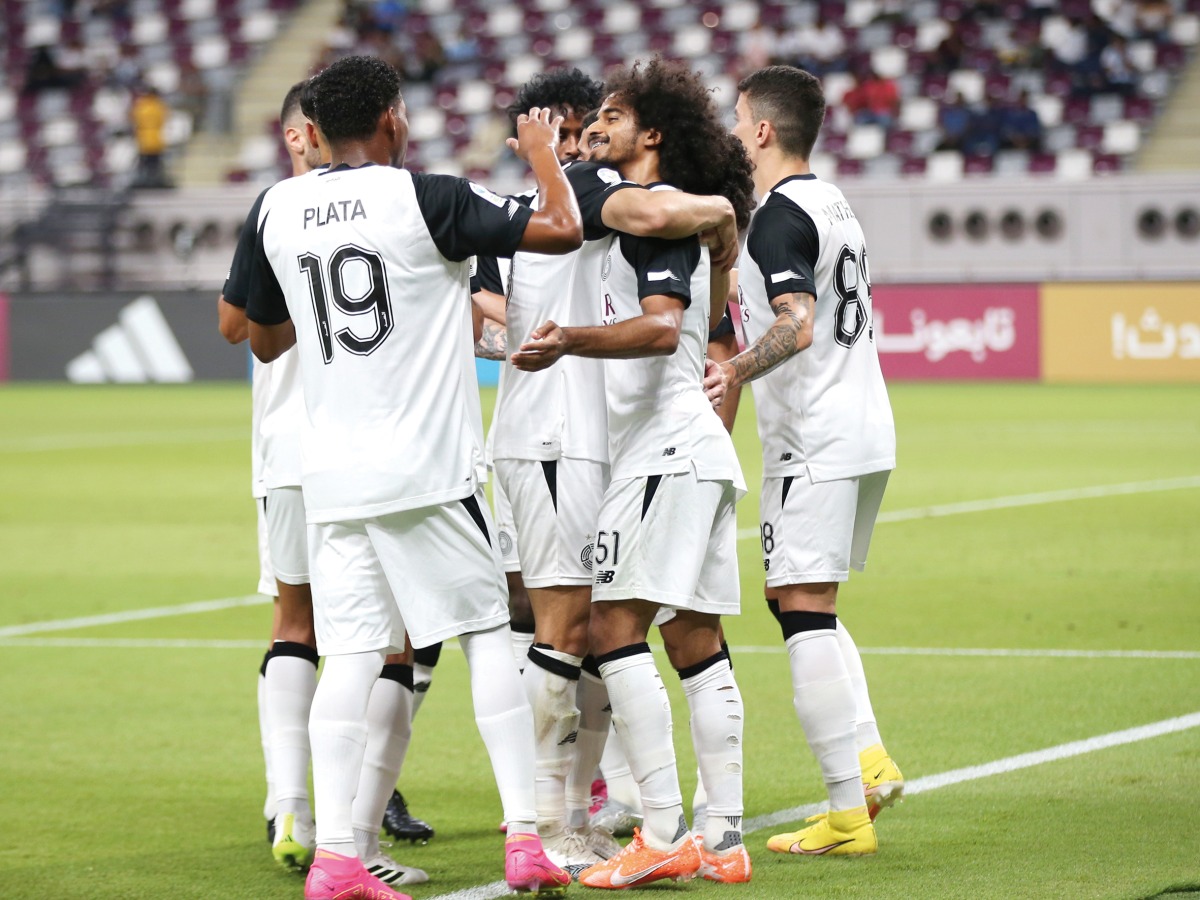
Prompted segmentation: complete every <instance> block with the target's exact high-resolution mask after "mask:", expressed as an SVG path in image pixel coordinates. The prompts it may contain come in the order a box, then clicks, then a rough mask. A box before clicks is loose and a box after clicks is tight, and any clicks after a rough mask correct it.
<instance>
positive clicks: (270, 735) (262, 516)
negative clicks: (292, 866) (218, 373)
mask: <svg viewBox="0 0 1200 900" xmlns="http://www.w3.org/2000/svg"><path fill="white" fill-rule="evenodd" d="M303 87H304V82H300V83H297V84H295V85H293V86H292V87H291V89H290V90H289V91H288V92H287V94H286V95H285V96H284V99H283V104H282V106H281V108H280V112H279V124H280V128H281V129H282V131H283V142H284V146H285V147H286V148H287V152H288V158H289V159H290V161H291V164H292V176H293V177H295V176H297V175H303V174H304V173H306V172H310V171H312V170H313V169H315V168H316V167H317V166H319V165H320V164H321V156H320V150H319V148H318V147H316V146H315V145H314V144H313V143H312V142H310V141H309V139H308V135H307V132H306V128H305V118H304V114H303V113H302V112H301V109H300V94H301V91H302V90H303ZM263 193H264V194H265V193H266V192H265V191H264V192H263ZM261 203H262V194H259V196H258V198H257V199H256V200H255V202H254V205H253V206H252V207H251V209H250V214H249V216H247V225H248V226H249V227H246V228H243V233H242V236H241V238H239V242H238V248H237V251H236V252H235V253H234V257H233V262H232V264H231V265H230V269H229V274H228V277H227V278H226V281H225V286H224V288H223V289H222V292H221V296H220V297H219V298H218V299H217V316H218V327H219V329H220V331H221V334H222V335H223V336H224V337H225V339H226V340H228V341H229V342H230V343H231V344H239V343H241V342H242V341H245V340H246V339H247V337H248V336H249V330H248V325H247V322H246V312H245V308H246V300H247V295H248V293H249V275H250V260H251V258H252V256H253V249H254V244H253V239H254V234H255V230H256V229H255V228H254V227H253V226H252V223H255V222H257V218H258V208H259V205H260V204H261ZM287 365H288V363H287V362H285V361H281V362H279V363H278V364H275V363H262V362H259V361H258V360H257V359H255V360H254V362H253V368H252V371H251V423H250V425H251V448H250V449H251V469H252V478H253V487H254V492H253V495H254V497H255V499H256V500H258V501H259V502H258V504H256V505H257V507H258V544H259V566H260V578H259V592H260V593H265V594H270V595H273V596H274V597H275V604H274V610H273V621H272V627H271V646H270V649H268V651H267V653H266V655H265V656H264V657H263V662H262V667H261V669H260V673H261V674H260V677H259V691H258V707H259V724H260V729H261V732H262V738H263V757H264V759H265V760H266V763H267V773H268V774H267V779H268V801H267V808H266V809H265V810H264V814H265V815H266V817H267V819H268V823H269V827H268V832H269V834H268V836H269V838H270V839H271V843H272V851H273V852H274V850H275V847H276V845H277V843H278V839H279V838H281V837H282V832H283V831H284V830H287V831H288V833H289V835H290V834H291V828H293V827H294V823H295V820H296V819H297V818H299V820H300V821H299V827H300V829H301V831H303V830H304V828H305V823H306V821H307V827H308V830H309V831H311V827H312V825H311V818H312V816H311V810H310V809H309V803H308V738H307V721H308V702H310V701H311V697H312V691H313V689H314V688H315V686H316V673H317V669H316V666H317V653H316V639H315V638H314V636H313V634H312V612H311V599H310V598H309V596H308V594H307V585H305V586H304V587H303V588H301V587H299V586H297V585H295V584H294V583H293V582H294V579H293V578H290V577H288V576H287V575H286V574H285V573H282V572H281V573H279V574H280V577H279V578H278V579H277V577H276V572H275V569H274V566H272V554H271V542H270V535H271V533H272V530H271V529H269V528H268V519H269V516H268V514H267V505H268V502H267V494H268V489H267V485H266V480H265V471H264V470H265V453H264V447H263V441H262V423H263V420H264V417H265V415H266V412H267V408H268V406H269V405H270V398H271V396H272V391H271V388H272V376H273V375H274V373H275V371H276V370H277V369H279V368H280V367H286V366H287ZM284 568H285V569H286V568H288V563H287V562H285V563H284ZM302 568H304V569H305V570H307V563H303V564H302ZM305 581H307V579H305ZM297 620H299V621H297ZM276 651H279V657H278V659H279V661H278V662H277V663H276V664H275V665H271V663H272V661H273V660H274V659H275V658H276ZM268 672H269V673H270V674H269V675H268ZM305 695H306V696H307V699H305ZM301 707H302V709H301ZM272 711H274V715H272ZM290 712H295V713H296V715H289V713H290ZM273 723H274V724H273ZM276 729H278V731H277V730H276ZM297 729H298V731H297ZM276 742H279V743H280V744H281V746H278V747H275V748H274V749H272V747H273V745H274V744H276ZM281 793H282V794H283V795H286V796H283V797H281V796H280V794H281ZM281 808H282V812H281V811H280V810H281ZM280 814H282V815H289V816H291V817H292V820H291V822H290V823H289V825H288V828H287V829H278V828H276V820H277V819H278V816H279V815H280ZM301 836H302V837H303V835H301ZM289 844H290V839H289ZM284 855H285V856H289V855H292V854H291V852H290V847H289V848H285V850H284Z"/></svg>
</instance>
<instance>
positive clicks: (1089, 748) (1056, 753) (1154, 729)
mask: <svg viewBox="0 0 1200 900" xmlns="http://www.w3.org/2000/svg"><path fill="white" fill-rule="evenodd" d="M1197 726H1200V712H1196V713H1191V714H1190V715H1186V716H1178V717H1176V718H1174V719H1164V720H1162V721H1161V722H1152V723H1151V724H1149V725H1140V726H1138V727H1136V728H1127V729H1125V730H1124V731H1113V732H1110V733H1109V734H1101V735H1098V736H1096V737H1092V738H1086V739H1084V740H1082V741H1071V742H1070V743H1067V744H1059V745H1058V746H1055V747H1047V748H1046V749H1044V750H1035V751H1033V752H1031V753H1020V754H1018V755H1016V756H1008V757H1005V758H1004V759H997V760H995V761H993V762H989V763H983V764H982V765H978V766H967V767H965V768H962V769H951V770H950V771H948V772H941V773H939V774H937V775H925V776H923V777H921V778H913V779H911V780H910V781H908V782H906V784H905V786H904V793H905V796H913V795H915V794H920V793H924V792H925V791H936V790H937V789H938V788H944V787H950V786H951V785H955V784H961V783H962V782H964V781H975V780H978V779H980V778H989V777H991V776H993V775H1003V774H1005V773H1008V772H1016V771H1018V770H1019V769H1028V768H1031V767H1033V766H1040V765H1042V764H1043V763H1048V762H1057V761H1058V760H1061V759H1070V758H1071V757H1073V756H1082V755H1083V754H1085V753H1095V752H1096V751H1097V750H1107V749H1109V748H1110V747H1120V746H1122V745H1124V744H1133V743H1137V742H1138V741H1147V740H1150V739H1151V738H1156V737H1162V736H1163V735H1166V734H1175V733H1177V732H1180V731H1187V730H1189V729H1191V728H1196V727H1197ZM821 806H822V804H819V803H808V804H805V805H804V806H794V807H791V808H790V809H781V810H778V811H777V812H773V813H767V814H766V815H762V816H754V817H753V818H750V819H746V820H745V821H744V822H743V830H744V831H745V833H746V834H750V833H752V832H755V831H761V830H762V829H764V828H774V827H777V826H779V825H786V824H792V823H794V822H799V821H802V820H804V819H805V818H807V817H808V816H811V815H813V814H814V813H817V812H819V811H820V810H821ZM509 893H510V891H509V888H508V885H507V884H505V883H504V882H503V881H494V882H492V883H491V884H483V885H479V886H478V887H471V888H465V889H463V890H461V891H453V892H451V893H449V894H436V895H435V896H433V897H428V898H426V900H494V898H497V897H503V896H505V895H507V894H509Z"/></svg>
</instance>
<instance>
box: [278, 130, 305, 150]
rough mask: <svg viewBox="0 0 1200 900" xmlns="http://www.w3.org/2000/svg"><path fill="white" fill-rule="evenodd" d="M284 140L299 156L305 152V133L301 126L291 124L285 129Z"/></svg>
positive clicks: (289, 148)
mask: <svg viewBox="0 0 1200 900" xmlns="http://www.w3.org/2000/svg"><path fill="white" fill-rule="evenodd" d="M283 142H284V143H285V144H287V147H288V150H290V151H291V152H292V153H293V154H296V155H298V156H302V155H303V154H304V135H303V134H302V133H301V131H300V129H299V128H296V127H295V126H292V125H289V126H288V127H287V128H285V129H283Z"/></svg>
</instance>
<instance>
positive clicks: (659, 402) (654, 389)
mask: <svg viewBox="0 0 1200 900" xmlns="http://www.w3.org/2000/svg"><path fill="white" fill-rule="evenodd" d="M653 189H654V190H673V188H670V187H667V186H666V185H657V186H655V187H654V188H653ZM709 269H710V267H709V259H708V248H706V247H702V246H701V245H700V241H699V240H698V239H697V238H695V237H692V238H685V239H683V240H663V239H659V238H639V237H632V236H630V235H627V234H622V235H619V236H618V237H617V238H616V239H615V240H613V241H612V242H611V245H610V247H609V251H608V255H607V256H606V257H605V259H604V264H603V268H602V270H601V276H600V278H601V280H600V297H599V304H600V310H601V313H602V315H601V320H602V322H603V324H604V325H615V324H616V323H618V322H622V321H625V320H627V319H632V318H636V317H637V316H640V315H641V314H642V306H641V301H642V299H643V298H646V297H651V296H655V295H659V294H668V295H671V296H675V297H678V298H679V299H681V300H682V301H683V302H684V304H685V309H684V313H683V327H682V330H681V331H680V334H679V346H678V347H677V348H676V350H675V352H674V353H672V354H671V355H670V356H650V357H642V358H639V359H606V360H605V361H604V384H605V393H606V396H607V401H608V427H609V457H610V465H611V467H612V480H613V481H618V480H620V479H624V478H633V477H635V476H641V475H667V474H672V473H679V472H686V471H688V470H689V469H693V470H694V471H695V472H696V476H697V478H699V479H700V480H701V481H730V482H732V483H733V484H734V486H735V487H737V488H738V490H739V491H744V490H745V482H744V480H743V479H742V470H741V467H740V466H739V465H738V461H737V453H736V452H735V450H734V447H733V441H732V440H731V439H730V437H729V434H728V433H727V432H726V431H725V427H724V425H722V424H721V420H720V418H718V416H717V414H716V412H714V411H713V408H712V404H710V403H709V401H708V398H707V397H706V396H705V394H704V386H703V380H704V356H705V352H706V350H707V348H708V330H709V329H708V318H709V293H710V286H709Z"/></svg>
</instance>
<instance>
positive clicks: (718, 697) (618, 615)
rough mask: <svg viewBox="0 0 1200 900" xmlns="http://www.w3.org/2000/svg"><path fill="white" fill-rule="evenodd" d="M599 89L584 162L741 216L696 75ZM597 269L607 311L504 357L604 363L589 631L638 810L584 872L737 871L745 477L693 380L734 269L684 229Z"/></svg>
mask: <svg viewBox="0 0 1200 900" xmlns="http://www.w3.org/2000/svg"><path fill="white" fill-rule="evenodd" d="M608 88H609V91H610V93H609V95H608V96H607V97H606V98H605V100H604V102H603V104H602V105H601V109H600V117H599V120H598V121H597V124H596V125H594V126H593V127H592V128H591V129H590V130H589V132H588V133H589V145H590V151H591V156H590V161H591V162H592V163H604V164H607V165H611V166H614V167H616V169H617V170H618V171H619V172H620V174H621V176H622V177H623V178H625V179H626V180H627V181H631V182H633V183H635V184H640V185H643V186H645V187H649V188H650V190H651V195H652V196H653V195H654V194H658V193H666V194H668V195H671V194H678V192H679V191H681V190H687V191H692V192H700V193H718V194H720V195H722V196H724V197H725V198H726V199H727V200H728V201H729V202H730V204H731V205H732V208H733V211H734V213H735V216H736V219H737V221H738V222H739V223H745V222H747V221H748V220H749V215H750V210H751V208H752V207H753V182H752V177H751V170H750V163H749V161H748V160H747V158H746V154H745V151H744V150H743V149H742V147H741V145H740V144H738V143H737V142H736V141H735V140H733V139H732V138H731V137H730V135H729V134H728V133H727V132H726V130H725V129H724V128H723V127H722V126H721V122H720V119H719V117H718V114H717V110H716V107H715V105H714V104H713V102H712V99H711V97H710V96H709V94H708V91H707V89H706V87H705V86H704V82H703V80H702V79H701V76H700V75H699V74H698V73H696V72H693V71H691V70H689V69H687V68H686V67H685V66H683V65H682V64H679V63H674V62H667V61H663V60H658V59H656V60H654V61H652V62H650V63H649V64H646V65H644V66H643V65H638V66H635V67H634V68H633V69H631V70H625V71H622V72H619V73H617V74H616V75H615V76H614V77H613V78H612V80H611V81H610V82H609V84H608ZM582 206H583V204H581V207H582ZM584 220H585V222H586V221H587V213H586V210H585V211H584ZM598 281H599V284H598V290H596V289H595V288H593V292H594V293H593V295H594V297H595V300H594V302H595V303H596V304H597V307H598V309H599V312H600V316H601V322H602V324H601V325H599V326H582V327H581V326H565V327H564V326H560V325H558V324H556V323H555V322H554V321H552V320H551V321H547V322H545V323H544V324H542V325H541V326H539V327H538V328H536V329H535V330H534V331H533V334H532V339H531V340H529V341H527V342H526V343H525V344H523V345H522V346H521V348H520V350H519V351H518V352H517V353H515V354H514V355H513V357H512V361H513V364H514V365H515V366H517V368H520V369H526V370H530V371H536V370H539V369H544V368H546V367H547V366H550V365H552V364H553V363H555V362H556V361H557V360H559V359H560V358H564V357H566V358H568V359H569V358H572V357H576V356H580V357H592V358H599V359H603V360H604V382H605V394H606V403H607V407H608V432H609V434H608V446H609V464H610V467H611V483H610V484H609V486H608V488H607V490H606V491H605V493H604V497H603V500H602V502H601V506H600V511H599V515H598V516H597V523H596V528H597V531H596V542H595V550H594V552H593V554H592V556H591V561H592V563H593V566H594V571H593V575H594V578H593V585H592V609H591V620H590V626H589V630H588V637H589V640H590V644H591V652H592V654H593V655H594V657H595V663H596V667H597V668H598V669H599V672H600V674H601V677H602V678H603V681H604V685H605V687H606V688H607V689H608V696H609V702H610V703H611V706H612V718H613V722H614V724H615V726H616V730H617V735H618V736H619V738H620V740H621V744H622V747H623V748H624V750H625V754H626V756H627V757H628V759H629V763H630V768H631V769H632V771H633V774H634V778H635V779H636V780H637V783H638V787H639V789H640V791H641V799H642V807H643V815H644V820H643V827H642V829H641V830H640V831H639V832H637V833H635V836H634V839H633V841H632V842H631V843H630V844H629V845H628V846H627V847H626V848H625V849H624V850H623V851H622V852H621V853H619V854H617V855H616V856H614V857H613V858H612V859H609V860H607V861H606V862H602V863H598V864H597V865H594V866H592V867H591V868H589V869H587V870H585V871H584V872H582V873H581V874H580V875H579V881H580V883H581V884H585V885H588V886H590V887H599V888H624V887H630V886H634V885H639V884H645V883H648V882H651V881H656V880H659V879H663V878H674V879H680V878H687V877H691V876H692V875H695V874H697V873H698V872H699V873H700V874H703V875H704V877H706V878H709V879H710V880H713V881H724V882H744V881H748V880H749V879H750V874H751V867H750V858H749V856H748V855H747V854H746V851H745V848H744V846H743V844H742V830H741V821H742V811H743V803H742V775H741V768H742V755H741V744H742V705H741V694H740V692H739V691H738V686H737V683H736V681H735V680H734V677H733V670H732V668H731V667H730V664H729V657H728V654H727V653H726V652H725V651H724V649H723V648H722V646H721V640H720V616H721V615H729V614H736V613H738V612H739V610H740V605H741V604H740V589H739V582H738V567H737V522H736V518H735V510H734V506H735V504H736V502H737V500H738V498H739V497H741V496H742V495H744V494H745V492H746V489H745V482H744V480H743V478H742V473H741V468H740V466H739V465H738V460H737V454H736V452H735V450H734V447H733V442H732V440H731V439H730V437H729V434H728V433H727V432H726V430H725V428H724V426H723V424H722V423H721V420H720V419H719V418H718V416H717V414H716V412H714V410H713V408H712V406H711V405H710V404H709V402H708V399H707V397H706V396H705V393H704V389H703V386H702V378H703V374H704V369H705V348H706V346H707V342H708V332H709V322H710V318H719V317H720V316H722V315H723V314H724V311H725V306H726V295H727V278H726V276H725V273H724V272H723V271H721V267H720V266H713V265H711V264H710V261H709V252H708V250H707V248H706V247H704V246H703V245H702V243H701V242H700V241H699V240H698V239H697V238H696V237H694V236H693V237H688V238H681V239H675V240H668V239H664V238H647V237H635V236H633V235H630V234H618V235H616V236H614V237H612V238H610V239H609V242H608V247H607V253H606V256H605V257H604V261H603V264H602V266H601V269H600V272H599V279H598ZM656 622H657V623H659V624H660V628H661V629H662V632H663V638H664V643H665V644H666V645H667V649H668V656H669V658H670V661H671V664H672V665H673V666H674V667H675V669H676V670H677V671H678V673H679V676H680V679H681V680H682V683H683V689H684V693H685V694H686V696H687V700H688V705H689V707H690V709H691V722H692V738H693V743H694V745H695V748H696V756H697V760H698V762H699V766H700V771H701V777H702V778H703V780H704V784H705V787H706V789H707V792H708V818H707V822H706V825H705V829H704V834H703V840H696V839H695V838H694V837H693V835H692V834H691V832H690V831H689V829H688V825H687V821H686V819H685V817H684V812H683V799H682V795H681V794H680V789H679V776H678V773H677V771H676V767H675V753H674V747H673V745H672V742H671V712H670V705H669V702H668V699H667V692H666V688H665V687H664V686H663V683H662V680H661V679H660V677H659V674H658V671H657V669H656V667H655V664H654V658H653V657H652V656H651V653H650V647H649V645H648V644H647V643H646V637H647V634H648V632H649V629H650V626H651V624H653V623H656Z"/></svg>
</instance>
